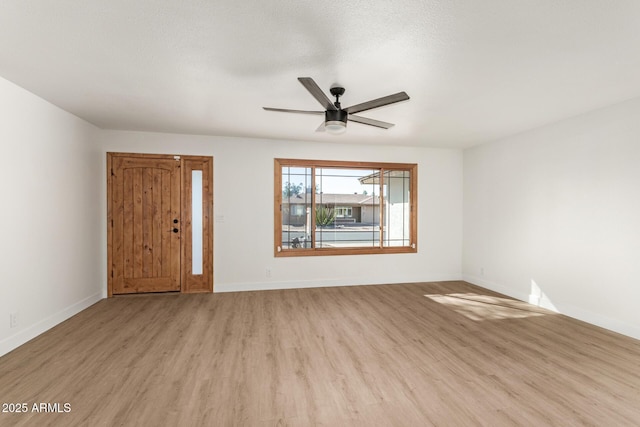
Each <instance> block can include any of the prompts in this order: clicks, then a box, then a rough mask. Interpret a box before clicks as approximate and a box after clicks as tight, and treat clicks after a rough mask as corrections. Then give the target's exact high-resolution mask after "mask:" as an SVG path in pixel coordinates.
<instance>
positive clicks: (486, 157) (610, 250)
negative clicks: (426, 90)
mask: <svg viewBox="0 0 640 427" xmlns="http://www.w3.org/2000/svg"><path fill="white" fill-rule="evenodd" d="M463 230H464V231H463V232H464V243H463V248H464V251H463V273H464V277H465V279H466V280H468V281H470V282H473V283H476V284H479V285H482V286H485V287H487V288H491V289H495V290H497V291H501V292H503V293H506V294H508V295H511V296H514V297H516V298H519V299H522V300H529V301H531V302H533V303H537V304H540V305H542V306H545V307H549V308H555V309H556V310H558V311H560V312H562V313H565V314H568V315H570V316H573V317H576V318H579V319H582V320H585V321H588V322H590V323H594V324H596V325H600V326H603V327H606V328H609V329H612V330H615V331H618V332H621V333H624V334H627V335H630V336H633V337H636V338H640V310H639V305H638V303H639V302H640V286H639V279H640V99H635V100H632V101H629V102H626V103H623V104H619V105H616V106H612V107H609V108H606V109H602V110H598V111H594V112H592V113H589V114H585V115H582V116H579V117H575V118H573V119H570V120H566V121H563V122H560V123H557V124H554V125H552V126H547V127H544V128H541V129H537V130H534V131H530V132H527V133H524V134H521V135H519V136H516V137H513V138H509V139H507V140H504V141H499V142H496V143H492V144H488V145H482V146H478V147H476V148H473V149H468V150H466V151H465V153H464V227H463Z"/></svg>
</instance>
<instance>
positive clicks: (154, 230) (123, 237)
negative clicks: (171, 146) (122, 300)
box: [111, 156, 181, 294]
mask: <svg viewBox="0 0 640 427" xmlns="http://www.w3.org/2000/svg"><path fill="white" fill-rule="evenodd" d="M180 190H181V188H180V161H179V160H176V159H173V158H145V157H119V156H118V157H113V159H112V165H111V219H112V221H113V224H112V229H111V232H112V271H111V274H112V276H113V279H112V293H113V294H128V293H138V292H166V291H179V290H180V227H181V224H180V200H181V199H180Z"/></svg>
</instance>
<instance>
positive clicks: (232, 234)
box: [101, 131, 462, 292]
mask: <svg viewBox="0 0 640 427" xmlns="http://www.w3.org/2000/svg"><path fill="white" fill-rule="evenodd" d="M101 139H102V141H101V146H102V148H103V150H104V152H107V151H112V152H139V153H167V154H192V155H207V156H214V179H215V182H214V204H215V206H214V215H215V218H216V222H215V223H214V289H215V291H216V292H221V291H235V290H248V289H272V288H288V287H305V286H338V285H353V284H375V283H400V282H414V281H427V280H451V279H460V278H461V269H460V266H461V253H462V246H461V244H462V226H461V225H462V152H461V151H460V150H444V149H425V148H403V147H390V146H387V147H380V146H363V145H346V144H339V143H329V144H326V143H325V144H321V143H308V142H292V141H286V142H285V141H273V140H258V139H249V138H224V137H205V136H189V135H172V134H158V133H145V132H124V131H104V132H101ZM276 157H282V158H302V159H322V160H325V159H330V160H368V161H387V162H411V163H418V179H419V195H418V215H419V219H418V233H419V236H418V246H419V250H418V253H417V254H396V255H352V256H332V257H300V258H277V259H276V258H274V256H273V208H272V206H273V159H274V158H276ZM101 176H104V174H102V175H101ZM105 179H106V178H105ZM105 186H106V183H104V182H103V185H102V187H103V188H104V187H105ZM101 197H102V198H103V199H104V198H105V197H104V190H103V192H102V194H101ZM265 207H266V209H265ZM256 208H260V209H259V210H258V209H256ZM101 212H105V209H104V208H103V209H101ZM221 217H224V221H223V222H219V221H220V220H221ZM102 221H103V222H104V221H106V219H105V218H104V214H103V217H102ZM102 239H103V241H104V240H105V239H106V231H104V232H103V236H102ZM103 246H106V244H105V245H103ZM101 259H102V260H106V255H103V256H102V258H101ZM103 268H104V269H105V273H104V274H103V276H104V277H105V278H106V264H103ZM267 269H270V270H271V277H266V270H267ZM105 281H106V279H105ZM105 286H106V284H105Z"/></svg>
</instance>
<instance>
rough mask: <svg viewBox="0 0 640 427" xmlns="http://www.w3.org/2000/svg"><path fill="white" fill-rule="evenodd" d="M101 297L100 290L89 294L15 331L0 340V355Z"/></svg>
mask: <svg viewBox="0 0 640 427" xmlns="http://www.w3.org/2000/svg"><path fill="white" fill-rule="evenodd" d="M101 299H102V292H99V293H97V294H94V295H91V296H90V297H87V298H85V299H83V300H82V301H78V302H77V303H75V304H73V305H71V306H69V307H67V308H65V309H63V310H60V311H59V312H57V313H54V314H53V315H51V316H49V317H46V318H44V319H42V320H40V321H39V322H37V323H35V324H33V325H31V326H27V327H26V328H24V329H22V330H20V331H18V332H16V333H15V334H14V335H11V336H10V337H8V338H5V339H3V340H2V341H0V356H3V355H5V354H7V353H9V352H10V351H11V350H14V349H16V348H18V347H19V346H21V345H22V344H24V343H26V342H27V341H29V340H32V339H33V338H35V337H37V336H38V335H40V334H41V333H43V332H45V331H48V330H49V329H51V328H53V327H54V326H56V325H57V324H59V323H62V322H64V321H65V320H67V319H68V318H70V317H72V316H75V315H76V314H78V313H80V312H81V311H82V310H84V309H86V308H88V307H90V306H92V305H93V304H95V303H97V302H98V301H100V300H101Z"/></svg>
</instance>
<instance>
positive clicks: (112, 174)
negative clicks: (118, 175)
mask: <svg viewBox="0 0 640 427" xmlns="http://www.w3.org/2000/svg"><path fill="white" fill-rule="evenodd" d="M114 175H115V174H114V173H113V168H111V176H114Z"/></svg>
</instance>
